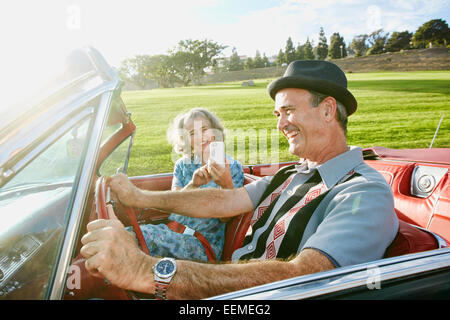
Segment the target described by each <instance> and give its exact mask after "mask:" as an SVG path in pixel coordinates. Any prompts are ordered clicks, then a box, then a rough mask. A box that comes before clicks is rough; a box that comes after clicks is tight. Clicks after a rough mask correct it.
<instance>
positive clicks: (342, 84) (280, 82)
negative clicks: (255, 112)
mask: <svg viewBox="0 0 450 320" xmlns="http://www.w3.org/2000/svg"><path fill="white" fill-rule="evenodd" d="M285 88H299V89H306V90H312V91H316V92H318V93H322V94H327V95H330V96H332V97H333V98H335V99H336V100H337V101H339V102H341V103H342V104H343V105H344V106H345V108H346V109H347V115H351V114H352V113H353V112H355V111H356V106H357V102H356V99H355V97H354V96H353V95H352V94H351V92H350V91H348V90H347V78H346V76H345V74H344V72H343V71H342V70H341V69H340V68H339V67H338V66H337V65H335V64H334V63H331V62H328V61H323V60H297V61H293V62H291V63H290V64H289V65H288V67H287V69H286V71H285V72H284V75H283V77H281V78H279V79H277V80H274V81H272V82H271V83H270V84H269V86H268V87H267V91H269V94H270V96H271V97H272V99H273V100H275V95H276V93H277V92H278V91H279V90H281V89H285Z"/></svg>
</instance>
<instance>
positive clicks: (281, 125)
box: [277, 115, 289, 131]
mask: <svg viewBox="0 0 450 320" xmlns="http://www.w3.org/2000/svg"><path fill="white" fill-rule="evenodd" d="M288 124H289V121H288V120H287V117H285V116H283V115H280V116H279V117H278V122H277V129H278V130H280V131H283V129H284V128H285V127H286V126H287V125H288Z"/></svg>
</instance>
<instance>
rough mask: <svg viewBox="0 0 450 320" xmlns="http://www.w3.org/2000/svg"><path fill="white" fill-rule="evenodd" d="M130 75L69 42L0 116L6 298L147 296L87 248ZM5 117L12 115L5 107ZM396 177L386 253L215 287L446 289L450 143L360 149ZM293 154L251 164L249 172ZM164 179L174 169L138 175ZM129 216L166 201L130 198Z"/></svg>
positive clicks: (101, 213) (284, 291)
mask: <svg viewBox="0 0 450 320" xmlns="http://www.w3.org/2000/svg"><path fill="white" fill-rule="evenodd" d="M121 86H122V81H121V79H120V77H119V76H118V73H117V72H116V71H115V70H114V69H113V68H111V67H110V66H109V65H108V64H107V62H106V61H105V60H104V58H103V57H102V56H101V54H100V53H99V52H98V51H96V50H95V49H94V48H91V47H86V48H83V49H80V50H77V51H75V52H74V53H72V54H71V55H70V57H69V59H68V63H67V70H65V72H63V75H62V76H60V77H58V78H55V79H54V81H53V85H52V86H51V88H52V89H53V90H52V92H51V93H50V94H49V95H48V96H47V97H46V98H45V99H43V100H41V101H40V102H39V103H38V104H30V105H29V106H27V107H23V108H20V109H14V110H12V111H10V112H9V113H10V114H9V116H8V117H6V119H7V121H5V120H4V121H2V122H1V125H0V299H69V300H73V299H97V298H100V299H144V298H145V299H149V298H150V299H151V298H152V297H151V296H149V295H142V294H139V293H135V292H127V291H124V290H122V289H120V288H117V287H114V286H113V285H111V284H110V283H109V282H108V281H105V280H103V279H99V278H93V277H91V276H90V275H89V274H88V273H87V272H86V270H85V269H84V260H83V258H82V257H81V256H80V253H79V251H80V247H81V243H80V239H81V237H82V235H84V234H85V232H86V225H87V223H88V222H89V221H91V220H94V219H97V217H101V218H107V214H106V212H105V203H106V202H108V201H109V197H110V195H109V192H108V190H109V189H108V187H107V180H106V179H104V178H103V177H105V176H110V175H112V174H114V173H116V172H118V171H121V172H127V167H128V159H129V156H130V152H131V147H132V143H133V137H134V132H135V129H136V127H135V125H134V123H133V121H132V120H131V115H130V113H129V112H127V110H126V107H125V105H124V103H123V101H122V99H121V96H120V93H121ZM4 119H5V118H4ZM364 158H365V161H366V162H367V163H368V164H369V165H370V166H372V167H373V168H375V169H377V170H378V171H379V172H380V173H381V174H382V175H383V176H384V177H385V179H386V180H387V181H388V183H389V184H390V185H391V186H392V190H393V193H394V196H395V209H396V212H397V215H398V218H399V219H400V226H399V230H398V234H397V237H396V238H395V240H394V241H393V242H392V244H391V245H390V247H389V248H388V249H387V250H386V253H385V257H384V258H383V259H380V260H377V261H372V262H369V263H365V264H360V265H354V266H350V267H342V268H337V269H334V270H331V271H326V272H321V273H317V274H312V275H307V276H301V277H296V278H290V279H286V280H283V281H278V282H273V283H269V284H266V285H262V286H257V287H253V288H249V289H245V290H241V291H236V292H230V293H227V294H224V295H221V296H216V297H210V299H304V298H309V299H399V298H420V299H426V298H448V297H450V248H449V247H448V243H449V242H450V174H449V168H450V148H441V149H420V150H417V149H416V150H393V149H385V148H380V147H375V148H367V149H364ZM289 164H290V163H277V164H266V165H246V166H245V167H244V172H245V183H250V182H252V181H254V180H257V179H260V178H261V177H262V176H264V175H271V174H273V173H275V172H276V171H277V170H278V169H279V168H280V167H282V166H285V165H289ZM131 179H132V181H133V183H135V184H136V185H137V186H139V187H140V188H143V189H147V190H168V189H170V186H171V180H172V174H171V173H167V174H154V175H146V176H135V177H131ZM118 214H119V216H120V217H121V219H122V220H123V222H124V224H126V225H130V226H134V227H136V226H138V224H140V223H157V222H159V221H162V220H164V219H165V218H166V217H167V213H165V212H161V211H158V210H155V209H151V208H148V209H145V210H140V211H137V210H133V209H130V208H128V209H127V208H123V210H119V213H118ZM250 217H251V215H250V214H243V215H241V216H238V217H235V218H233V219H232V220H231V221H229V222H227V230H226V245H225V249H224V254H223V260H230V257H231V254H232V253H233V251H234V250H235V249H237V248H239V247H240V246H241V244H242V242H243V238H244V236H245V233H246V231H247V229H248V226H249V223H250V221H249V219H250Z"/></svg>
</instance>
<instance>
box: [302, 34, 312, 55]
mask: <svg viewBox="0 0 450 320" xmlns="http://www.w3.org/2000/svg"><path fill="white" fill-rule="evenodd" d="M303 51H304V54H305V60H314V52H313V46H312V44H311V42H309V38H307V39H306V42H305V45H304V47H303Z"/></svg>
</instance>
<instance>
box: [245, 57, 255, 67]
mask: <svg viewBox="0 0 450 320" xmlns="http://www.w3.org/2000/svg"><path fill="white" fill-rule="evenodd" d="M244 68H245V70H249V69H253V68H255V64H254V62H253V58H252V57H248V58H247V60H245V66H244Z"/></svg>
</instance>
